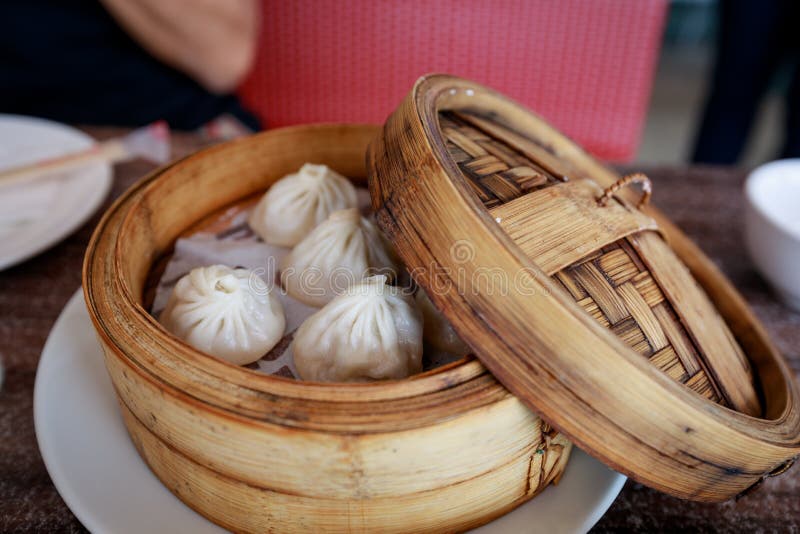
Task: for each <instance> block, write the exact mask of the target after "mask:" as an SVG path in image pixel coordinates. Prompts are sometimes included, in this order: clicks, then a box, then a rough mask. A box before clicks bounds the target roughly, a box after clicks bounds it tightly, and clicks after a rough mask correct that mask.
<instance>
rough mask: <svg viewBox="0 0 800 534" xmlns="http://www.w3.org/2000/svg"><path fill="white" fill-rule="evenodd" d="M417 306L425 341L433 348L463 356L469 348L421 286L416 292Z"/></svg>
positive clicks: (467, 352)
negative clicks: (420, 313)
mask: <svg viewBox="0 0 800 534" xmlns="http://www.w3.org/2000/svg"><path fill="white" fill-rule="evenodd" d="M415 298H416V300H417V307H418V308H419V309H420V311H421V312H422V318H423V322H424V329H423V336H424V339H425V341H426V342H427V343H428V344H429V345H430V346H432V347H433V348H435V349H438V350H441V351H443V352H447V353H450V354H456V355H458V356H464V355H466V354H469V352H470V348H469V346H468V345H467V344H466V343H464V342H463V341H462V340H461V338H460V337H458V334H457V333H456V331H455V330H454V329H453V325H451V324H450V321H448V320H447V318H446V317H445V316H444V315H443V314H442V312H440V311H439V310H437V309H436V308H435V307H434V305H433V302H431V299H430V297H428V295H427V293H425V291H423V290H422V288H420V289H419V291H417V294H416V297H415Z"/></svg>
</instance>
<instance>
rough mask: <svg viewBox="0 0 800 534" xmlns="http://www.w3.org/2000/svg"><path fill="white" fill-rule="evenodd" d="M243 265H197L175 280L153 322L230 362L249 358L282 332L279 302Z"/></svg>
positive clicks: (268, 347) (266, 348) (256, 356)
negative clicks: (238, 266) (156, 320)
mask: <svg viewBox="0 0 800 534" xmlns="http://www.w3.org/2000/svg"><path fill="white" fill-rule="evenodd" d="M269 289H270V288H268V287H267V286H266V284H265V283H264V282H263V281H262V280H261V279H260V278H258V275H256V274H255V273H253V272H252V271H249V270H247V269H232V268H230V267H227V266H225V265H211V266H208V267H198V268H196V269H192V271H191V272H190V273H189V274H187V275H186V276H184V277H183V278H181V279H180V280H178V283H177V284H176V285H175V288H174V289H173V290H172V293H171V294H170V296H169V300H168V301H167V306H166V307H165V308H164V311H163V312H161V315H160V316H159V318H158V320H159V322H160V323H161V324H162V325H163V326H164V327H165V328H166V329H167V330H169V331H170V332H171V333H172V334H174V335H175V336H177V337H179V338H181V339H182V340H183V341H185V342H186V343H188V344H189V345H191V346H192V347H194V348H196V349H198V350H201V351H203V352H206V353H208V354H211V355H213V356H217V357H218V358H222V359H224V360H227V361H229V362H231V363H234V364H236V365H245V364H248V363H252V362H254V361H256V360H258V359H259V358H261V357H262V356H263V355H264V354H266V353H267V352H269V351H270V350H271V349H272V347H274V346H275V345H276V344H277V343H278V341H280V340H281V338H282V337H283V331H284V329H285V328H286V319H285V317H284V313H283V305H282V304H281V302H280V300H278V297H277V296H276V295H274V294H273V292H272V291H269Z"/></svg>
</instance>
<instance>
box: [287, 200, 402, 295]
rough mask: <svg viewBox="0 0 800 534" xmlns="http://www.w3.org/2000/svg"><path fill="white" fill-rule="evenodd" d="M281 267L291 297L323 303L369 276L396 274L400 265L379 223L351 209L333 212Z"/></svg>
mask: <svg viewBox="0 0 800 534" xmlns="http://www.w3.org/2000/svg"><path fill="white" fill-rule="evenodd" d="M280 271H281V274H280V278H281V286H282V287H283V288H284V290H285V291H286V293H287V294H288V295H289V296H290V297H292V298H294V299H296V300H299V301H300V302H302V303H304V304H308V305H310V306H316V307H321V306H324V305H325V304H327V303H328V302H330V301H331V299H333V298H334V297H335V296H336V295H340V294H342V293H344V292H345V291H346V290H347V289H348V288H349V287H350V286H352V285H354V284H357V283H359V282H361V280H363V279H364V278H366V277H368V276H372V275H375V274H384V275H386V276H387V278H388V279H389V280H395V279H396V277H397V275H398V272H399V271H400V267H399V261H398V260H397V259H396V257H395V255H394V252H393V249H392V248H391V245H389V244H388V243H387V242H386V241H385V240H384V238H383V235H382V234H381V233H380V230H378V227H377V226H375V224H374V223H373V222H372V221H370V220H369V219H367V218H366V217H364V216H362V215H361V214H360V213H359V211H358V210H357V209H348V210H341V211H336V212H333V213H331V215H330V217H328V219H327V220H326V221H325V222H323V223H322V224H320V225H319V226H317V227H316V228H314V230H312V232H311V233H310V234H308V236H306V238H305V239H303V240H302V241H301V242H300V243H298V245H297V246H296V247H294V249H293V250H292V251H291V252H290V253H289V254H288V255H287V256H286V257H284V258H283V261H281V265H280Z"/></svg>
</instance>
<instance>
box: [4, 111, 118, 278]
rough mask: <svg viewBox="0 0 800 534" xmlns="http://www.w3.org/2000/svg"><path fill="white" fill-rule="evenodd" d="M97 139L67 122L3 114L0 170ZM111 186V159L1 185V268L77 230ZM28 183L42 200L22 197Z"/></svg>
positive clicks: (41, 249)
mask: <svg viewBox="0 0 800 534" xmlns="http://www.w3.org/2000/svg"><path fill="white" fill-rule="evenodd" d="M93 143H94V140H93V139H92V138H91V137H89V136H88V135H86V134H84V133H83V132H80V131H78V130H76V129H74V128H70V127H69V126H65V125H63V124H59V123H56V122H50V121H46V120H43V119H35V118H32V117H22V116H18V115H0V169H6V168H11V167H16V166H18V165H24V164H26V163H30V162H32V161H35V160H37V159H42V158H51V157H56V156H60V155H63V154H66V153H69V152H74V151H77V150H81V149H84V148H87V147H89V146H91V145H92V144H93ZM110 187H111V167H110V166H109V165H108V164H106V163H91V164H87V165H85V166H83V167H81V168H79V169H75V170H71V171H68V172H65V173H62V174H61V175H58V176H54V177H53V178H45V179H42V180H38V181H36V182H34V183H31V184H27V185H23V184H17V185H2V184H0V208H2V213H0V269H4V268H6V267H9V266H11V265H14V264H17V263H19V262H21V261H23V260H26V259H28V258H30V257H31V256H33V255H35V254H37V253H39V252H41V251H43V250H45V249H47V248H49V247H50V246H52V245H54V244H55V243H57V242H59V241H61V240H62V239H63V238H64V237H66V236H68V235H69V234H71V233H72V232H73V231H75V230H76V229H77V228H78V227H79V226H80V225H81V224H83V223H84V222H86V220H87V219H88V218H89V217H91V215H92V214H93V213H94V212H95V211H96V210H97V208H99V207H100V204H101V203H102V202H103V200H104V199H105V197H106V195H107V194H108V190H109V189H110ZM22 188H26V189H27V192H28V193H31V190H32V189H35V192H36V196H35V199H36V200H33V199H31V200H25V199H26V198H29V197H30V196H31V195H30V194H29V195H27V196H22V192H21V189H22ZM12 195H13V200H12ZM4 196H5V201H4V198H3V197H4Z"/></svg>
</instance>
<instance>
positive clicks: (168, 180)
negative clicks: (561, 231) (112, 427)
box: [83, 125, 571, 532]
mask: <svg viewBox="0 0 800 534" xmlns="http://www.w3.org/2000/svg"><path fill="white" fill-rule="evenodd" d="M378 132H379V129H378V128H377V127H375V126H364V125H316V126H302V127H293V128H286V129H280V130H274V131H270V132H266V133H262V134H258V135H255V136H252V137H249V138H245V139H241V140H237V141H235V142H231V143H228V144H225V145H221V146H217V147H213V148H210V149H206V150H204V151H201V152H199V153H197V154H195V155H192V156H189V157H188V158H186V159H183V160H181V161H178V162H176V163H174V164H172V165H170V166H169V167H166V168H163V169H160V170H158V171H156V172H155V173H153V174H151V175H150V176H148V177H146V178H144V179H143V180H141V181H140V182H139V183H137V184H136V185H134V186H133V187H132V188H131V189H130V190H128V191H127V192H126V193H125V194H123V195H122V197H120V199H119V200H117V201H116V203H115V204H114V205H113V206H112V207H111V208H110V209H109V211H108V212H107V213H106V214H105V216H104V217H103V219H102V221H101V222H100V223H99V225H98V227H97V230H96V231H95V233H94V236H93V238H92V240H91V242H90V244H89V247H88V250H87V252H86V259H85V263H84V272H83V288H84V293H85V297H86V302H87V307H88V310H89V314H90V316H91V318H92V321H93V323H94V326H95V328H96V330H97V334H98V338H99V340H100V343H101V345H102V349H103V353H104V358H105V364H106V367H107V368H108V372H109V374H110V376H111V380H112V382H113V384H114V388H115V390H116V394H117V397H118V400H119V405H120V409H121V411H122V415H123V418H124V421H125V424H126V427H127V429H128V432H129V434H130V436H131V438H132V440H133V442H134V444H135V446H136V448H137V450H138V452H139V454H140V455H141V456H142V458H143V459H144V460H145V461H146V463H147V464H148V466H149V467H150V468H151V470H152V471H153V472H154V473H155V474H156V475H157V476H158V478H159V479H160V480H161V481H162V482H163V483H164V484H165V485H166V486H167V487H168V488H169V489H170V491H172V492H173V493H174V494H175V495H177V496H178V497H179V498H180V499H181V500H182V501H183V502H185V503H186V504H187V505H189V506H190V507H192V508H193V509H194V510H196V511H197V512H199V513H200V514H202V515H204V516H206V517H207V518H209V519H210V520H211V521H213V522H215V523H217V524H219V525H221V526H223V527H226V528H228V529H232V530H235V531H249V532H257V531H267V530H269V531H278V532H281V531H314V532H323V531H354V532H358V531H381V532H401V531H402V532H407V531H419V532H426V531H429V532H434V531H435V532H444V531H456V530H463V529H467V528H470V527H474V526H477V525H480V524H482V523H485V522H487V521H489V520H491V519H493V518H494V517H497V516H499V515H501V514H503V513H505V512H507V511H509V510H510V509H512V508H514V507H515V506H517V505H519V504H520V503H522V502H525V501H526V500H528V499H530V498H531V497H533V496H534V495H535V494H537V493H538V492H539V491H541V490H542V489H544V488H545V487H546V486H547V485H548V484H549V483H551V482H554V481H557V480H558V478H559V477H560V475H561V473H562V472H563V470H564V468H565V465H566V463H567V459H568V457H569V453H570V450H571V444H570V443H569V442H568V441H567V440H566V439H565V438H564V437H563V436H562V435H560V434H559V433H557V432H556V431H554V430H553V429H552V428H551V427H550V426H549V425H547V424H545V423H544V422H543V421H542V420H541V419H540V418H538V417H537V416H536V415H534V414H533V413H532V412H530V411H529V410H528V409H527V408H526V407H525V406H524V405H523V404H522V403H520V402H519V400H518V399H517V398H516V397H514V396H513V395H511V394H510V393H509V392H508V391H507V390H506V389H505V388H504V387H503V386H502V385H501V384H500V383H498V382H497V381H496V380H495V379H494V377H493V376H492V375H491V374H490V373H488V372H487V370H486V369H485V368H484V367H483V366H482V365H481V364H480V362H479V361H477V360H475V359H471V358H468V359H463V360H461V361H458V362H455V363H453V364H450V365H448V366H445V367H443V368H439V369H435V370H433V371H430V372H427V373H424V374H421V375H417V376H414V377H412V378H410V379H407V380H402V381H390V382H382V383H373V384H322V383H310V382H301V381H296V380H291V379H285V378H280V377H275V376H267V375H264V374H261V373H257V372H255V371H252V370H250V369H247V368H242V367H237V366H234V365H231V364H228V363H226V362H224V361H222V360H219V359H216V358H214V357H211V356H207V355H204V354H202V353H199V352H198V351H196V350H194V349H192V348H191V347H189V346H187V345H185V344H183V343H182V342H180V341H179V340H178V339H176V338H175V337H173V336H171V335H170V334H168V333H167V332H166V331H165V330H163V329H162V328H161V327H160V325H159V324H158V323H157V321H156V320H155V319H154V318H153V317H152V316H151V315H150V314H149V313H147V311H146V307H145V306H144V302H145V300H146V296H145V293H146V286H147V283H148V277H149V276H150V273H151V271H152V270H153V269H156V268H157V266H158V265H159V264H161V263H163V261H164V258H165V257H166V256H167V255H168V254H169V253H170V251H171V248H172V246H173V244H174V241H175V239H176V238H177V237H178V236H180V235H181V234H183V233H184V232H186V231H191V229H192V228H194V227H195V226H196V225H197V224H198V222H202V221H209V220H213V219H214V217H215V214H218V213H220V212H224V211H226V210H227V209H228V208H229V207H231V206H238V205H241V204H243V203H246V202H248V201H252V198H253V195H254V194H260V193H262V192H263V190H265V189H266V188H267V187H269V185H270V184H271V183H273V182H274V181H275V180H277V179H278V178H280V177H282V176H284V175H285V174H288V173H290V172H293V171H295V170H296V169H297V168H299V167H300V166H301V165H302V164H303V163H306V162H308V161H312V162H317V163H324V164H326V165H329V166H330V167H332V168H334V169H336V170H337V171H339V172H340V173H342V174H344V175H345V176H349V177H353V179H354V180H355V181H356V182H358V183H361V184H362V185H363V184H365V180H366V169H365V153H366V149H367V145H368V142H369V141H370V140H371V139H372V138H374V137H375V136H376V135H377V134H378ZM442 503H447V505H446V506H443V505H442ZM143 513H146V511H143Z"/></svg>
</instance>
